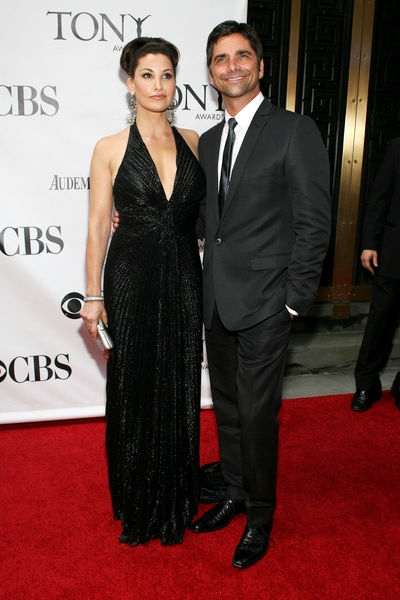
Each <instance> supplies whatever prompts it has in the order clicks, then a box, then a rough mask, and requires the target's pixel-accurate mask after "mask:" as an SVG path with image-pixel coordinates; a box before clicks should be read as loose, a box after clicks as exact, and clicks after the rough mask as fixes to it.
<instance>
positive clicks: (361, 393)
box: [351, 382, 382, 412]
mask: <svg viewBox="0 0 400 600" xmlns="http://www.w3.org/2000/svg"><path fill="white" fill-rule="evenodd" d="M381 396H382V386H381V382H379V384H377V385H375V386H374V387H372V388H368V389H361V388H357V389H356V393H355V394H354V396H353V397H352V399H351V410H355V411H356V412H364V411H365V410H368V409H369V408H371V406H372V405H373V403H374V402H376V400H379V398H380V397H381Z"/></svg>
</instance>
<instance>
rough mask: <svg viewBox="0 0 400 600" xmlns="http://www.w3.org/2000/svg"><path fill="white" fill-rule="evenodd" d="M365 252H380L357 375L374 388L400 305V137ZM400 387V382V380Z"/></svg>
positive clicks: (372, 200)
mask: <svg viewBox="0 0 400 600" xmlns="http://www.w3.org/2000/svg"><path fill="white" fill-rule="evenodd" d="M362 248H363V250H376V251H377V253H378V265H379V266H378V268H377V269H375V274H374V276H373V279H372V285H373V290H372V292H373V293H372V302H371V308H370V313H369V316H368V321H367V326H366V329H365V333H364V338H363V342H362V344H361V348H360V354H359V357H358V360H357V364H356V369H355V376H356V385H357V388H361V389H366V390H368V389H370V388H371V387H372V386H374V385H376V384H377V382H379V373H380V371H381V370H382V369H383V368H384V367H385V365H386V362H387V359H388V357H389V354H390V351H391V347H392V340H393V334H394V331H395V328H396V321H397V316H398V314H399V305H400V138H394V139H392V140H390V142H389V145H388V148H387V151H386V154H385V157H384V159H383V162H382V164H381V166H380V168H379V170H378V173H377V175H376V178H375V181H374V184H373V186H372V189H371V193H370V195H369V199H368V205H367V209H366V212H365V217H364V226H363V235H362ZM399 384H400V381H399Z"/></svg>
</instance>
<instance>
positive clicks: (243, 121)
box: [218, 92, 264, 181]
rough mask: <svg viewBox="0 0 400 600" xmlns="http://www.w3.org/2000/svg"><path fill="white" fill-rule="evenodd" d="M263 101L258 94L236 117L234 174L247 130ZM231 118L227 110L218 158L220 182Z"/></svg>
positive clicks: (233, 155)
mask: <svg viewBox="0 0 400 600" xmlns="http://www.w3.org/2000/svg"><path fill="white" fill-rule="evenodd" d="M263 100H264V96H263V95H262V93H261V92H260V93H259V94H257V96H256V97H255V98H253V100H252V101H251V102H249V103H248V104H246V106H245V107H244V108H242V110H241V111H240V112H238V114H237V115H236V116H235V117H234V118H235V120H236V122H237V125H236V127H235V136H236V137H235V143H234V144H233V150H232V162H231V172H232V168H233V165H234V164H235V160H236V158H237V155H238V154H239V150H240V146H241V145H242V142H243V140H244V136H245V135H246V133H247V130H248V128H249V127H250V123H251V122H252V120H253V117H254V115H255V114H256V112H257V110H258V108H259V106H260V104H261V103H262V101H263ZM231 118H232V115H230V114H229V113H228V111H227V110H226V109H225V125H224V128H223V130H222V135H221V143H220V146H219V156H218V181H219V180H220V177H221V166H222V156H223V154H224V148H225V142H226V138H227V137H228V129H229V125H228V120H229V119H231Z"/></svg>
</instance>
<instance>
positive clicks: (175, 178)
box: [132, 123, 178, 202]
mask: <svg viewBox="0 0 400 600" xmlns="http://www.w3.org/2000/svg"><path fill="white" fill-rule="evenodd" d="M132 127H134V128H135V129H136V131H137V134H138V137H139V140H140V141H141V143H142V144H143V146H144V148H145V151H146V153H147V156H148V157H149V159H150V162H151V164H152V166H153V170H154V172H155V175H156V178H157V180H158V183H159V185H160V188H161V189H162V192H163V194H164V198H165V200H166V201H167V202H170V200H171V198H172V196H173V195H174V192H175V185H176V180H177V175H178V137H177V133H178V132H177V130H176V129H175V127H174V126H173V125H171V129H172V133H173V136H174V141H175V165H176V171H175V177H174V183H173V186H172V191H171V195H170V197H169V198H167V194H166V193H165V188H164V186H163V183H162V181H161V177H160V174H159V172H158V169H157V167H156V163H155V162H154V160H153V157H152V156H151V154H150V150H149V149H148V147H147V146H146V143H145V141H144V140H143V138H142V136H141V133H140V131H139V128H138V126H137V125H136V123H134V124H133V125H132Z"/></svg>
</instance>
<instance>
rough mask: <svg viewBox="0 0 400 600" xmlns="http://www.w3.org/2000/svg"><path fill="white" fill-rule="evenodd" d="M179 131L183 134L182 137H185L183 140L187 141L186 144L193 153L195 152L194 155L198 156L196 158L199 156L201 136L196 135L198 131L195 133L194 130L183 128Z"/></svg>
mask: <svg viewBox="0 0 400 600" xmlns="http://www.w3.org/2000/svg"><path fill="white" fill-rule="evenodd" d="M177 129H178V128H177ZM178 131H179V133H180V134H181V136H182V137H183V139H184V140H185V142H186V143H187V145H188V146H189V148H190V149H191V150H192V152H194V154H196V156H197V152H198V151H197V148H198V145H199V134H198V133H196V131H193V129H182V128H181V127H179V129H178Z"/></svg>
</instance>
